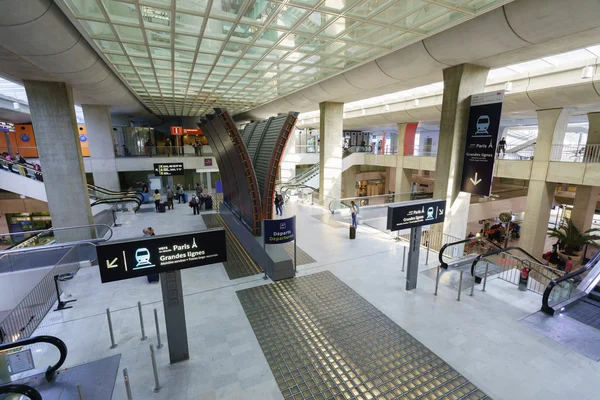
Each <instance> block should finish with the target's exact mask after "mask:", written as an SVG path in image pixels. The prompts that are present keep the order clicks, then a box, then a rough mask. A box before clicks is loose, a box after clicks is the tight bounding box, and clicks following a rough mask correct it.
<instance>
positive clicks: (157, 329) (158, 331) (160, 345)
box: [154, 308, 163, 349]
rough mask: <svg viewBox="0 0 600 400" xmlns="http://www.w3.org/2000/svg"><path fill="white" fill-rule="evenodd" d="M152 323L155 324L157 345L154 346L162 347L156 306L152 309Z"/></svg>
mask: <svg viewBox="0 0 600 400" xmlns="http://www.w3.org/2000/svg"><path fill="white" fill-rule="evenodd" d="M154 323H155V324H156V340H158V345H157V346H156V348H157V349H162V347H163V345H162V343H161V342H160V328H159V326H158V312H157V311H156V308H155V309H154Z"/></svg>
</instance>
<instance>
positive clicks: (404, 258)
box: [402, 246, 406, 272]
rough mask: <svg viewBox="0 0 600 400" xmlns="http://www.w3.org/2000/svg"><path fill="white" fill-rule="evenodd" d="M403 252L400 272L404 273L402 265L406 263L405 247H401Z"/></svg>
mask: <svg viewBox="0 0 600 400" xmlns="http://www.w3.org/2000/svg"><path fill="white" fill-rule="evenodd" d="M402 247H403V248H404V250H403V251H404V252H403V253H402V272H404V264H405V263H406V246H402Z"/></svg>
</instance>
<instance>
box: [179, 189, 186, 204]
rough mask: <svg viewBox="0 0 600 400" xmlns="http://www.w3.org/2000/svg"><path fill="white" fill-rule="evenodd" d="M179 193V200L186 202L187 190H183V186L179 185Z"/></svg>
mask: <svg viewBox="0 0 600 400" xmlns="http://www.w3.org/2000/svg"><path fill="white" fill-rule="evenodd" d="M177 193H179V202H180V203H185V202H186V201H185V196H184V195H185V191H184V190H183V186H181V185H178V187H177Z"/></svg>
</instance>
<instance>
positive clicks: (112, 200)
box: [90, 197, 142, 212]
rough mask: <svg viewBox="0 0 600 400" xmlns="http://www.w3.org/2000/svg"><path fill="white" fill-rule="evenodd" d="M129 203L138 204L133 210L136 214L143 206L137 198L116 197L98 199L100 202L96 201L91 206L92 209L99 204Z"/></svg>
mask: <svg viewBox="0 0 600 400" xmlns="http://www.w3.org/2000/svg"><path fill="white" fill-rule="evenodd" d="M127 202H133V203H135V204H136V207H135V208H134V210H133V211H134V212H137V211H138V210H139V209H140V207H141V205H142V202H141V201H140V199H138V198H137V197H115V198H109V199H98V200H96V201H94V202H93V203H92V204H90V207H93V206H96V205H98V204H112V203H127Z"/></svg>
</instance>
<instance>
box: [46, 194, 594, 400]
mask: <svg viewBox="0 0 600 400" xmlns="http://www.w3.org/2000/svg"><path fill="white" fill-rule="evenodd" d="M294 213H295V214H296V215H298V216H299V218H298V220H297V232H298V246H300V247H301V248H302V249H304V250H306V252H307V253H309V254H310V255H311V256H313V257H314V258H315V259H316V260H317V262H315V263H312V264H306V265H301V266H299V267H298V276H305V275H310V274H313V273H316V272H321V271H330V272H331V273H333V274H334V275H335V276H336V277H338V278H339V279H340V280H341V281H343V282H344V283H346V284H347V285H348V286H349V287H350V288H352V290H354V291H356V292H357V293H358V294H359V295H360V296H362V297H363V298H364V299H365V300H367V301H368V302H369V303H371V304H372V305H373V306H374V307H376V308H377V309H378V310H379V311H381V312H382V313H383V314H384V315H385V316H386V317H387V318H389V319H390V320H391V321H393V322H394V323H395V324H397V325H398V326H400V327H401V328H402V329H404V330H405V331H406V332H407V333H408V334H410V335H411V336H412V337H414V338H415V339H416V340H418V341H419V342H421V343H422V344H423V345H424V346H426V347H427V348H429V349H430V350H431V351H433V352H434V353H435V354H437V355H438V356H439V357H440V358H441V359H443V360H445V361H446V362H447V363H448V364H449V365H450V366H452V368H454V369H455V370H456V371H457V372H458V373H460V374H461V375H462V376H464V377H465V378H466V379H468V380H469V381H471V382H472V383H473V384H474V385H475V386H477V387H479V388H480V389H481V390H482V391H483V392H485V393H486V394H488V395H489V396H491V397H492V398H494V399H507V400H520V399H523V400H529V399H578V400H580V399H581V400H591V399H596V398H597V396H598V392H597V390H598V389H597V382H598V380H599V379H600V365H599V364H598V363H597V362H595V361H591V360H590V359H588V358H586V357H584V356H581V355H580V354H578V353H577V352H575V351H572V350H571V349H569V348H568V347H566V346H564V345H562V344H560V343H558V342H556V341H554V340H552V339H550V338H547V337H546V336H544V335H542V334H540V333H538V332H536V331H535V330H533V329H531V328H529V327H527V326H524V325H522V324H520V323H519V322H518V321H519V320H520V319H522V318H524V317H527V316H528V315H530V314H532V313H534V312H536V311H537V310H538V309H539V307H540V297H539V295H536V294H533V293H530V292H520V291H519V290H518V289H517V288H516V287H515V286H514V285H512V284H509V283H506V282H503V281H501V280H499V279H492V280H490V281H488V284H487V289H486V292H485V293H483V292H480V291H479V289H478V288H477V289H476V291H475V296H473V297H470V296H464V297H463V298H462V299H461V301H460V302H457V301H456V291H455V290H454V289H451V288H448V287H445V286H440V291H439V295H438V296H434V295H433V291H434V285H435V281H434V280H433V279H431V278H429V277H428V276H425V275H423V274H419V282H418V284H417V289H416V290H413V291H410V292H407V291H405V290H404V285H405V273H404V272H402V271H401V257H402V243H399V242H395V241H393V240H390V237H389V235H387V237H386V235H385V234H381V232H377V231H375V230H372V229H371V228H369V227H367V226H365V225H361V226H359V228H358V232H357V239H356V240H352V241H350V240H348V229H347V225H345V226H344V222H343V221H342V222H338V221H336V225H337V224H341V226H342V227H343V228H344V229H339V228H334V227H332V226H330V225H328V224H327V223H326V222H325V223H324V221H326V220H327V217H328V215H327V212H326V211H324V210H322V209H319V208H316V207H311V206H308V205H295V204H294V203H288V204H286V214H289V215H292V214H294ZM312 215H319V216H321V217H320V218H322V219H323V222H322V221H321V220H319V219H317V218H312V217H311V216H312ZM119 222H120V223H123V226H122V227H121V228H116V230H115V234H116V236H117V237H118V238H126V237H139V236H141V229H142V228H143V227H146V226H152V227H154V228H155V229H156V232H157V234H159V235H160V234H164V233H176V232H183V231H186V230H197V229H203V228H204V227H205V226H204V223H203V221H202V218H201V217H198V216H193V215H192V210H191V209H190V208H189V207H187V206H184V205H181V207H180V206H179V205H178V204H176V205H175V210H173V211H169V212H167V213H165V214H156V213H146V214H138V215H123V216H121V218H120V221H119ZM424 257H425V255H424V254H422V258H421V264H420V270H421V271H423V270H426V269H429V268H434V267H435V266H436V265H435V264H434V262H433V261H432V259H430V263H429V266H426V265H425V263H424V261H425V258H424ZM182 280H183V285H184V293H185V306H186V319H187V326H188V338H189V345H190V360H189V361H186V362H183V363H179V364H175V365H169V363H168V354H167V353H168V350H167V348H166V347H165V348H163V349H161V350H159V351H157V360H158V364H159V376H160V377H161V384H162V385H163V387H164V388H163V389H162V390H161V392H160V393H157V394H155V393H153V392H152V388H153V383H152V369H151V367H150V352H149V349H148V344H149V343H151V342H153V343H156V334H155V331H154V326H153V316H152V310H153V308H157V309H158V311H159V319H160V321H161V329H162V332H163V341H166V337H165V336H164V332H165V327H164V322H163V317H162V316H163V311H162V306H161V300H160V299H161V293H160V285H150V284H148V283H147V282H146V279H145V278H139V279H132V280H127V281H120V282H114V283H109V284H104V285H102V284H101V283H100V277H99V274H98V272H97V270H96V269H94V268H84V269H82V270H80V272H79V273H78V276H77V277H76V278H75V279H74V287H73V288H72V290H70V292H71V293H72V295H73V297H74V298H77V299H78V301H77V303H75V307H74V308H73V309H70V310H66V311H63V312H60V313H59V312H51V313H50V314H49V315H48V317H47V318H46V320H45V321H44V324H43V326H42V327H40V329H38V332H37V333H48V334H54V335H57V336H58V337H60V338H62V339H63V340H64V341H65V342H66V343H67V345H68V346H69V356H68V358H67V363H66V366H72V365H76V364H79V363H82V362H87V361H92V360H96V359H100V358H104V357H106V356H108V355H112V354H118V353H122V358H121V363H120V366H119V368H120V370H122V369H123V368H127V369H128V370H129V374H130V377H131V382H132V385H133V395H134V399H144V400H146V399H148V400H151V399H173V400H175V399H177V400H180V399H256V400H270V399H278V400H280V399H283V396H282V393H281V391H280V389H279V387H278V384H277V381H276V380H275V376H274V375H273V373H272V372H271V369H270V367H269V364H268V362H267V359H266V358H265V355H264V354H263V352H262V350H261V347H260V344H259V342H258V340H257V339H256V336H255V335H254V332H253V329H252V326H251V325H250V322H249V321H248V319H247V318H246V314H245V313H244V309H243V307H242V305H241V303H240V302H239V300H238V297H237V295H236V291H238V290H241V289H247V288H252V287H256V286H260V285H263V284H265V281H263V279H262V276H260V275H258V276H251V277H246V278H240V279H236V280H235V281H230V280H229V279H228V277H227V274H226V273H225V271H224V269H223V267H222V265H220V264H218V265H211V266H206V267H201V268H193V269H188V270H184V271H182ZM137 301H141V302H142V304H143V313H144V318H145V321H146V334H147V335H148V340H146V341H140V336H141V335H140V327H139V320H138V315H137V309H136V303H137ZM107 307H110V308H111V311H112V316H113V326H114V329H115V336H116V340H117V343H118V347H117V348H116V349H114V350H110V349H109V346H110V340H109V334H108V330H107V323H106V314H105V309H106V308H107ZM44 354H45V352H41V353H39V354H34V357H37V360H38V361H39V363H38V365H44V364H46V362H47V361H46V360H43V359H42V358H43V355H44ZM48 362H52V361H48ZM113 398H114V399H115V400H122V399H125V398H126V396H125V389H124V385H123V382H122V375H121V373H119V375H118V381H117V384H116V386H115V391H114V395H113Z"/></svg>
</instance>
